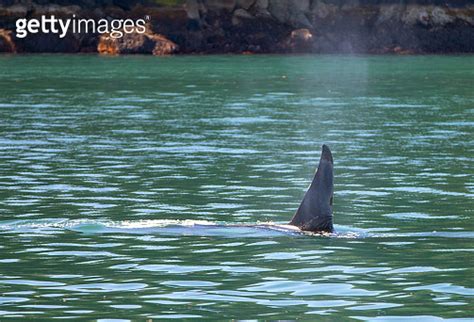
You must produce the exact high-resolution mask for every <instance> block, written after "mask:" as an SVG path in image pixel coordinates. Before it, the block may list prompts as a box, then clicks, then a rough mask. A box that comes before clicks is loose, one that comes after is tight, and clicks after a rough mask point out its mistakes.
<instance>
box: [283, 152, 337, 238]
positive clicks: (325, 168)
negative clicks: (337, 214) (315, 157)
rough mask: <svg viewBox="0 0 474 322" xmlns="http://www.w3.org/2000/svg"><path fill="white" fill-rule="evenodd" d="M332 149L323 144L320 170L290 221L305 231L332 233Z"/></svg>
mask: <svg viewBox="0 0 474 322" xmlns="http://www.w3.org/2000/svg"><path fill="white" fill-rule="evenodd" d="M333 179H334V174H333V159H332V153H331V150H330V149H329V147H328V146H327V145H323V148H322V152H321V159H320V160H319V166H318V170H317V171H316V174H315V175H314V178H313V181H312V182H311V184H310V186H309V188H308V190H307V191H306V193H305V195H304V197H303V200H302V201H301V204H300V206H299V207H298V210H297V211H296V213H295V215H294V216H293V218H292V219H291V221H290V222H289V224H290V225H293V226H296V227H298V228H299V229H301V230H303V231H311V232H322V233H324V232H327V233H332V232H333V231H334V227H333V216H332V202H333V192H334V185H333V181H334V180H333Z"/></svg>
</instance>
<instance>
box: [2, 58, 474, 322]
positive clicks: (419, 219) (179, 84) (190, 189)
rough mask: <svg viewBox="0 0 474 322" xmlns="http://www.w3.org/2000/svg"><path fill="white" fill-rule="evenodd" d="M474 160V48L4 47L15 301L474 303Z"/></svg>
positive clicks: (333, 314) (6, 242)
mask: <svg viewBox="0 0 474 322" xmlns="http://www.w3.org/2000/svg"><path fill="white" fill-rule="evenodd" d="M323 143H325V144H328V145H329V146H330V147H331V149H332V151H333V156H334V163H335V197H334V216H335V223H336V229H337V231H338V234H335V235H330V236H320V235H310V234H300V233H298V232H295V231H293V230H290V229H288V228H287V227H284V226H280V225H281V224H286V223H287V222H288V221H289V219H290V218H291V216H292V215H293V213H294V211H295V209H296V208H297V206H298V204H299V201H300V199H301V198H302V196H303V194H304V192H305V189H306V188H307V186H308V184H309V182H310V180H311V178H312V175H313V173H314V170H315V168H316V166H317V163H318V160H319V154H320V149H321V145H322V144H323ZM473 169H474V56H413V57H397V56H382V57H371V56H356V57H354V56H276V55H274V56H192V57H162V58H160V57H145V56H134V57H132V56H128V57H97V56H87V55H85V56H80V55H78V56H62V55H25V56H8V55H5V56H0V319H1V320H4V319H5V320H6V319H7V318H12V319H17V320H24V319H43V320H52V319H84V320H99V321H105V320H107V319H116V320H119V321H120V320H142V321H144V320H149V319H151V320H158V319H165V320H171V319H189V320H193V319H197V320H199V319H202V320H206V319H216V318H220V319H262V320H265V319H266V320H272V319H308V320H328V321H342V320H368V321H407V320H410V321H411V320H415V321H468V320H471V321H472V319H473V318H474V268H473V267H474V254H473V252H474V244H473V243H474V224H473V220H474V212H473V210H474V170H473ZM254 225H255V226H254Z"/></svg>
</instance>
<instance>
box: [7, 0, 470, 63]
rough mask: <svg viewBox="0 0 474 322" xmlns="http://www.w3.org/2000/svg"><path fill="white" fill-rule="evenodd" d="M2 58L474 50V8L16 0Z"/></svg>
mask: <svg viewBox="0 0 474 322" xmlns="http://www.w3.org/2000/svg"><path fill="white" fill-rule="evenodd" d="M2 3H3V4H0V52H3V53H34V52H51V53H101V54H114V55H115V54H152V55H167V54H194V53H203V54H221V53H244V54H251V53H256V54H257V53H360V54H364V53H368V54H387V53H388V54H390V53H394V54H425V53H443V54H444V53H472V52H474V3H472V1H439V0H424V1H423V0H419V1H390V0H384V1H375V0H359V1H357V0H354V1H336V0H326V1H321V0H293V1H290V0H187V1H175V2H173V1H167V2H166V5H165V4H164V2H163V1H143V0H141V1H140V0H135V1H122V0H80V1H68V0H62V1H42V0H36V1H35V0H7V1H3V2H2ZM41 15H48V16H49V15H55V16H56V17H63V18H68V17H71V16H72V15H75V16H77V17H84V18H87V19H103V18H105V19H127V18H131V19H143V18H144V17H146V19H147V22H148V23H147V28H148V29H147V32H146V33H145V34H138V33H132V34H128V35H125V36H124V37H123V38H119V39H112V38H111V37H109V36H108V35H99V34H94V33H83V34H74V33H68V34H67V35H66V37H64V38H62V39H61V38H59V37H58V36H57V35H55V34H42V33H36V34H31V35H29V36H28V37H25V38H19V37H17V35H16V33H15V22H16V20H17V19H20V18H34V17H39V16H41Z"/></svg>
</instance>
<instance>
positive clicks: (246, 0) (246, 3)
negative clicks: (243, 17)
mask: <svg viewBox="0 0 474 322" xmlns="http://www.w3.org/2000/svg"><path fill="white" fill-rule="evenodd" d="M254 3H255V0H237V6H238V7H240V8H243V9H245V10H248V9H249V8H250V7H251V6H252V5H253V4H254Z"/></svg>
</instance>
